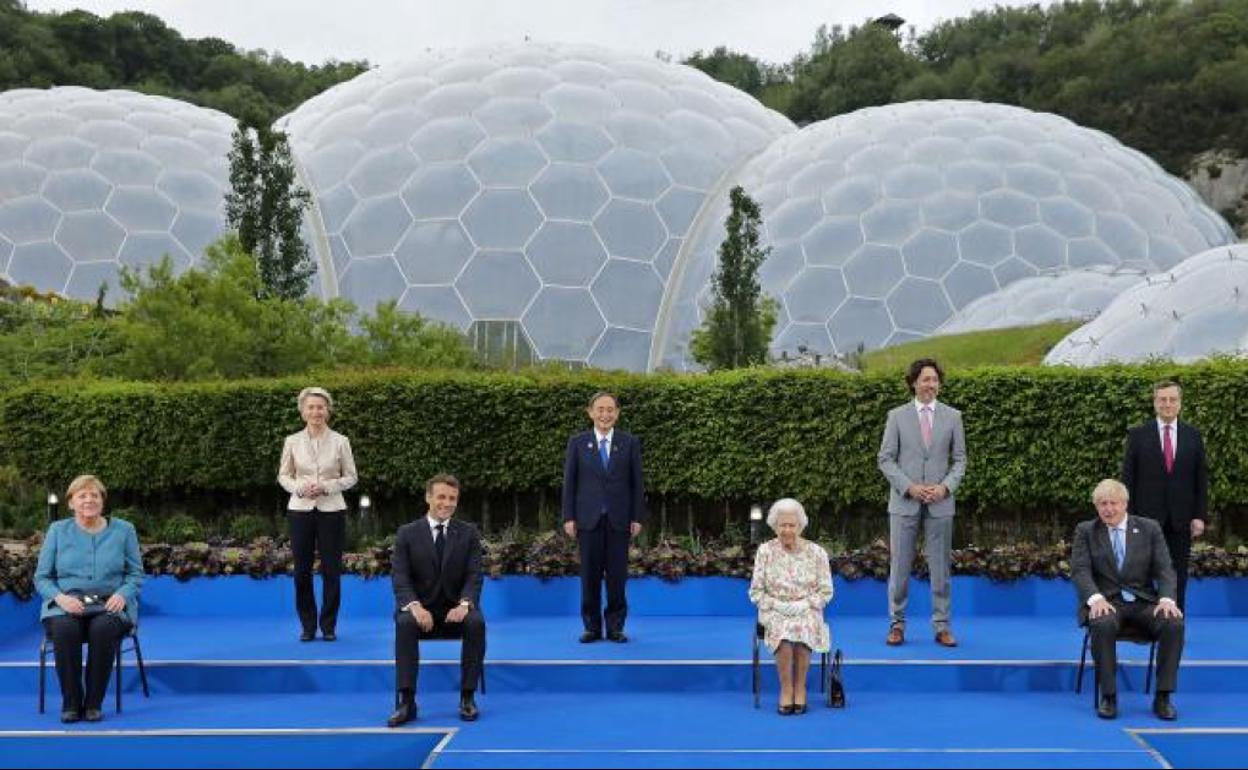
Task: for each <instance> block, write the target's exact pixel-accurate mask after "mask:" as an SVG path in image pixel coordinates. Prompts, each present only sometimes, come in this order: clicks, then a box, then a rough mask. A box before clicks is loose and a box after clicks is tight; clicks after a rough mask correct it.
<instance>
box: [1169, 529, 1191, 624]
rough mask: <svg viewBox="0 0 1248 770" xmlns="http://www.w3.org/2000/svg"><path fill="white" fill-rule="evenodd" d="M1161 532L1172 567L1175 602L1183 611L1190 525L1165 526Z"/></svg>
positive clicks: (1185, 597) (1189, 549)
mask: <svg viewBox="0 0 1248 770" xmlns="http://www.w3.org/2000/svg"><path fill="white" fill-rule="evenodd" d="M1172 526H1173V527H1174V528H1173V529H1172V528H1171V527H1172ZM1161 532H1162V534H1163V535H1165V537H1166V550H1168V551H1169V552H1170V563H1171V564H1172V565H1173V566H1174V577H1175V592H1176V593H1178V596H1177V597H1175V602H1177V603H1178V605H1179V609H1183V608H1184V607H1185V606H1186V600H1187V562H1188V558H1189V557H1190V556H1191V554H1192V525H1191V524H1190V523H1185V524H1182V525H1171V524H1165V525H1163V526H1162V528H1161Z"/></svg>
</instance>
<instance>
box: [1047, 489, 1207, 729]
mask: <svg viewBox="0 0 1248 770" xmlns="http://www.w3.org/2000/svg"><path fill="white" fill-rule="evenodd" d="M1092 502H1093V503H1094V504H1095V505H1096V513H1097V519H1096V520H1095V521H1085V522H1083V523H1081V524H1079V526H1077V527H1076V528H1075V542H1074V548H1073V550H1072V553H1071V557H1070V579H1071V582H1072V583H1074V584H1075V590H1076V591H1077V592H1078V593H1079V619H1080V622H1081V623H1086V624H1087V626H1088V630H1089V632H1090V633H1091V635H1092V656H1093V658H1094V659H1095V660H1096V676H1097V681H1098V682H1099V684H1100V690H1101V698H1100V702H1098V703H1097V704H1096V713H1097V716H1099V717H1101V718H1102V719H1113V718H1115V717H1116V716H1118V696H1117V693H1118V687H1117V671H1118V659H1117V639H1118V631H1119V629H1121V628H1124V627H1132V628H1134V629H1135V630H1137V631H1139V632H1141V633H1143V634H1145V635H1147V636H1148V637H1149V638H1152V639H1156V640H1157V646H1158V652H1157V695H1156V697H1154V698H1153V712H1154V713H1155V714H1156V715H1157V716H1158V717H1160V718H1161V719H1166V720H1171V719H1177V718H1178V712H1177V711H1176V710H1175V708H1174V705H1173V704H1172V703H1171V702H1170V693H1172V692H1174V688H1175V684H1176V683H1177V680H1178V675H1179V658H1180V657H1182V655H1183V613H1182V612H1181V611H1180V610H1179V607H1178V605H1177V604H1176V603H1175V591H1176V587H1175V577H1174V568H1173V567H1172V566H1171V565H1170V552H1169V550H1168V549H1167V548H1166V538H1165V536H1164V535H1163V534H1162V531H1161V525H1159V524H1158V523H1157V522H1155V521H1153V520H1152V519H1147V518H1144V517H1143V516H1130V517H1128V516H1127V488H1126V486H1124V485H1123V484H1122V483H1120V482H1118V481H1116V480H1114V479H1105V480H1104V481H1102V482H1101V483H1100V484H1097V485H1096V489H1095V490H1094V491H1093V492H1092Z"/></svg>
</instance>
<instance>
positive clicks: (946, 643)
mask: <svg viewBox="0 0 1248 770" xmlns="http://www.w3.org/2000/svg"><path fill="white" fill-rule="evenodd" d="M936 644H939V645H940V646H941V647H957V646H958V640H957V639H954V638H953V634H952V633H951V632H950V631H948V630H945V631H937V632H936Z"/></svg>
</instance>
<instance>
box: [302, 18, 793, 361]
mask: <svg viewBox="0 0 1248 770" xmlns="http://www.w3.org/2000/svg"><path fill="white" fill-rule="evenodd" d="M278 125H279V127H280V128H282V129H284V130H286V131H287V132H288V133H289V135H290V137H291V146H292V149H293V151H294V154H295V157H296V160H297V162H298V164H299V166H300V170H301V174H302V177H303V179H304V181H305V183H306V184H307V185H308V187H309V188H310V189H311V190H312V191H313V194H314V197H315V200H316V207H315V212H314V216H313V220H314V221H313V225H312V232H313V238H312V240H313V245H314V247H315V248H316V250H317V251H318V252H319V253H320V254H321V256H322V259H320V263H321V265H322V266H323V268H324V267H325V266H327V265H332V267H333V274H332V275H329V276H327V275H325V274H323V275H322V279H323V282H324V285H325V287H326V289H327V291H328V292H329V293H331V294H332V293H333V292H335V291H336V292H337V293H338V294H340V295H341V296H344V297H346V298H348V299H350V300H352V301H354V302H356V303H357V304H358V305H361V306H362V308H363V309H365V310H371V309H372V305H373V304H374V303H375V302H377V301H379V300H383V299H394V300H398V301H399V303H400V307H402V308H405V309H410V310H414V311H419V312H420V313H422V314H424V315H426V316H428V317H431V318H434V319H437V320H441V321H445V322H448V323H451V324H455V325H457V326H459V327H461V328H465V329H467V328H468V327H469V326H471V325H472V324H473V323H474V322H478V321H479V322H487V323H488V322H507V323H513V324H514V323H518V324H519V325H520V327H521V328H522V330H523V332H524V337H525V339H526V341H527V343H528V344H530V345H531V346H532V347H533V348H534V350H535V352H536V354H537V355H538V356H539V357H541V358H554V359H564V360H573V361H582V362H587V363H589V364H593V365H597V366H604V367H613V368H628V369H635V370H643V369H645V368H646V366H647V363H648V361H649V358H650V347H651V341H652V335H653V333H654V326H655V319H656V317H657V315H658V312H659V307H660V305H661V302H662V298H663V294H664V291H665V287H666V284H667V279H668V275H669V272H670V270H671V268H672V265H673V263H674V261H675V258H676V255H677V254H678V253H679V252H680V250H681V248H682V246H683V244H684V242H685V240H686V238H687V236H688V233H689V231H690V228H691V227H692V225H693V223H694V220H695V218H696V217H697V216H698V213H699V212H700V211H701V209H702V207H703V204H704V203H705V201H706V200H707V196H708V194H709V192H710V191H711V190H712V189H714V188H715V186H716V185H717V184H718V183H719V181H720V180H721V178H722V177H724V176H725V174H726V173H727V172H729V171H730V170H732V169H733V168H735V167H737V166H738V165H740V164H741V163H742V162H744V161H745V159H747V158H748V157H750V156H751V155H752V154H754V153H757V152H758V151H760V150H761V149H762V148H764V147H766V146H767V145H768V144H769V143H770V142H771V141H772V140H773V139H775V138H776V137H778V136H781V135H783V134H786V133H790V132H792V131H794V130H795V128H794V126H793V125H792V123H790V122H789V121H788V120H787V119H786V118H784V117H783V116H781V115H779V114H777V113H775V112H772V111H770V110H768V109H766V108H764V107H763V106H762V105H761V104H759V103H758V102H757V101H755V100H754V99H753V98H751V97H749V96H747V95H746V94H744V93H742V92H740V91H737V90H736V89H733V88H731V87H729V86H726V85H723V84H721V83H718V82H716V81H714V80H712V79H711V78H709V77H707V76H706V75H704V74H703V73H701V72H699V71H697V70H695V69H692V68H690V67H685V66H682V65H674V64H668V63H665V62H662V61H658V60H655V59H650V58H644V57H639V56H635V55H632V54H624V53H617V52H614V51H610V50H606V49H603V48H597V47H583V46H562V45H538V44H529V43H525V44H517V45H510V46H506V45H505V46H492V47H483V48H479V49H472V50H468V51H463V52H455V53H435V54H430V55H427V56H424V57H422V58H420V59H417V60H414V61H411V62H407V63H404V64H399V65H393V66H385V67H381V68H379V69H375V70H372V71H370V72H367V73H365V74H363V75H360V76H359V77H357V78H355V79H353V80H351V81H349V82H347V83H344V84H341V85H339V86H336V87H335V88H332V89H330V90H328V91H326V92H325V93H323V94H321V95H319V96H317V97H315V98H313V99H311V100H310V101H308V102H307V103H306V104H304V105H302V106H301V107H299V108H298V109H297V110H295V111H294V112H293V113H291V114H290V115H288V116H286V117H285V118H283V119H282V120H281V121H279V123H278Z"/></svg>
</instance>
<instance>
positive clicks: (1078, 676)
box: [1075, 631, 1091, 695]
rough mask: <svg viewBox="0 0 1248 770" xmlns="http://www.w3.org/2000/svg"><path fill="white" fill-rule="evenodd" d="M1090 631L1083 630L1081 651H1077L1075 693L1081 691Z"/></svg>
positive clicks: (1086, 662)
mask: <svg viewBox="0 0 1248 770" xmlns="http://www.w3.org/2000/svg"><path fill="white" fill-rule="evenodd" d="M1090 636H1091V632H1090V631H1084V632H1083V651H1082V652H1080V653H1079V671H1078V672H1077V673H1076V674H1075V694H1076V695H1078V694H1079V693H1081V692H1083V670H1084V668H1085V667H1086V666H1087V664H1088V640H1089V638H1090Z"/></svg>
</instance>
